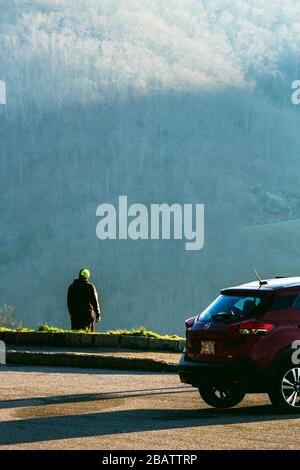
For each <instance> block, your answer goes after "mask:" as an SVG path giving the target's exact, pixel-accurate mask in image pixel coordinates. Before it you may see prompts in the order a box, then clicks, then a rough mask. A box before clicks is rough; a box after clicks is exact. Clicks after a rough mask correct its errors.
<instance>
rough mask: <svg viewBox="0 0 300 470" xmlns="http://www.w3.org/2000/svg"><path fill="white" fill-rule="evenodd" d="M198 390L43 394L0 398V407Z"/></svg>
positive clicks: (183, 387) (154, 389)
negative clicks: (39, 395)
mask: <svg viewBox="0 0 300 470" xmlns="http://www.w3.org/2000/svg"><path fill="white" fill-rule="evenodd" d="M190 392H198V391H197V390H196V389H194V388H192V387H189V386H185V385H183V386H179V387H161V388H149V389H145V390H124V391H120V392H104V393H84V394H75V395H58V396H44V397H32V398H17V399H14V400H0V409H1V408H2V409H5V408H21V407H24V406H45V405H54V404H55V405H59V404H64V403H80V402H90V401H97V400H115V399H117V398H134V397H141V396H153V395H166V394H167V395H169V394H170V393H172V394H174V393H190Z"/></svg>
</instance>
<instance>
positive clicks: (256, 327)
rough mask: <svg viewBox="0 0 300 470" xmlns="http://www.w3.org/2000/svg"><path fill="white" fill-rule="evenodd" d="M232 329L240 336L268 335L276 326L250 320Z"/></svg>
mask: <svg viewBox="0 0 300 470" xmlns="http://www.w3.org/2000/svg"><path fill="white" fill-rule="evenodd" d="M230 328H232V329H233V330H235V331H237V332H238V333H239V334H240V335H266V334H268V333H269V332H270V331H271V330H272V329H273V328H274V325H272V324H271V323H260V322H258V321H255V320H249V321H245V322H242V323H234V324H233V325H231V326H230Z"/></svg>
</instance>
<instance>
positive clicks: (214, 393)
mask: <svg viewBox="0 0 300 470" xmlns="http://www.w3.org/2000/svg"><path fill="white" fill-rule="evenodd" d="M199 393H200V396H201V398H202V400H204V401H205V403H207V404H208V405H210V406H212V407H214V408H231V407H232V406H235V405H237V404H238V403H240V402H241V401H242V400H243V398H244V396H245V392H244V391H243V390H242V389H241V388H240V387H239V386H236V385H233V384H230V385H224V386H220V387H219V386H213V385H211V386H209V387H204V388H199Z"/></svg>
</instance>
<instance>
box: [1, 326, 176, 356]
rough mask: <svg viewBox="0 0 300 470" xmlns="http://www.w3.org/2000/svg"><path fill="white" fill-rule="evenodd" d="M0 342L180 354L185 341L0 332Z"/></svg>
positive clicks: (102, 335)
mask: <svg viewBox="0 0 300 470" xmlns="http://www.w3.org/2000/svg"><path fill="white" fill-rule="evenodd" d="M0 340H2V341H4V342H5V343H7V344H16V345H27V346H60V347H69V346H73V347H74V346H82V347H99V348H103V347H110V348H118V347H119V348H126V349H142V350H143V349H144V350H150V351H175V352H176V351H177V352H181V351H182V350H183V348H184V346H185V340H175V339H156V338H148V337H146V336H134V335H110V334H105V333H95V334H88V333H48V332H19V331H12V332H10V331H9V332H0Z"/></svg>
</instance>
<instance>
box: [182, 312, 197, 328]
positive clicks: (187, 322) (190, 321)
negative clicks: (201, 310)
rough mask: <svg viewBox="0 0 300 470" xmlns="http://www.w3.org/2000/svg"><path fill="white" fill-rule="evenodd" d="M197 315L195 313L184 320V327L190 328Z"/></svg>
mask: <svg viewBox="0 0 300 470" xmlns="http://www.w3.org/2000/svg"><path fill="white" fill-rule="evenodd" d="M197 317H198V315H196V316H195V317H191V318H188V319H187V320H185V322H184V323H185V328H186V329H188V328H190V327H191V326H193V324H194V323H195V320H196V318H197Z"/></svg>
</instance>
